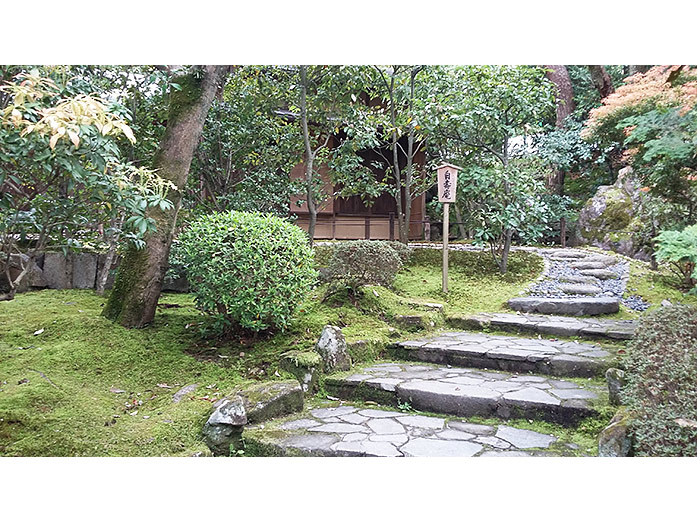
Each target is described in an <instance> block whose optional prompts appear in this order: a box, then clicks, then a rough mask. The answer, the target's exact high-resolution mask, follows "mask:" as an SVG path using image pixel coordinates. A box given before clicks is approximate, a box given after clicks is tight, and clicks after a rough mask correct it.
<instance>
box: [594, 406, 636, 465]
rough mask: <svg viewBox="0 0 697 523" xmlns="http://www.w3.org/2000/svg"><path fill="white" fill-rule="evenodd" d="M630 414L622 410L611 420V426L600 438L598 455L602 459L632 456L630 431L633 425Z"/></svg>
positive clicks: (606, 428)
mask: <svg viewBox="0 0 697 523" xmlns="http://www.w3.org/2000/svg"><path fill="white" fill-rule="evenodd" d="M631 419H632V418H631V415H630V414H629V412H628V411H627V410H626V409H624V408H620V409H619V410H618V411H617V414H615V416H614V417H613V418H612V420H610V424H609V425H608V426H607V427H605V429H604V430H603V431H602V432H601V433H600V437H599V438H598V455H599V456H600V457H606V458H607V457H613V458H616V457H625V456H631V455H632V437H631V433H630V430H629V426H630V423H631Z"/></svg>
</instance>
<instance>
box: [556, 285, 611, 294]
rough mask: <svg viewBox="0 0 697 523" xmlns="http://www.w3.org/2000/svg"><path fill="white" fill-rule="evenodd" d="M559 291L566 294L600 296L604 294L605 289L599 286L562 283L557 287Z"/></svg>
mask: <svg viewBox="0 0 697 523" xmlns="http://www.w3.org/2000/svg"><path fill="white" fill-rule="evenodd" d="M557 289H559V290H560V291H561V292H563V293H564V294H586V295H592V294H600V293H601V292H603V289H601V288H600V287H598V286H597V285H584V284H580V283H573V284H572V283H562V284H559V285H557Z"/></svg>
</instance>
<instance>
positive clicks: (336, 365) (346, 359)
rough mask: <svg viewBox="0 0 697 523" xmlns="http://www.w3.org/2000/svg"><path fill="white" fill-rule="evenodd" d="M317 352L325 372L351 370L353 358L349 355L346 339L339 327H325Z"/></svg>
mask: <svg viewBox="0 0 697 523" xmlns="http://www.w3.org/2000/svg"><path fill="white" fill-rule="evenodd" d="M315 351H317V353H319V355H320V357H321V358H322V367H323V370H324V371H325V372H331V371H335V370H349V369H350V368H351V356H350V355H349V353H348V348H347V346H346V339H345V338H344V335H343V333H342V332H341V329H340V328H339V327H335V326H333V325H327V326H325V327H324V329H322V334H321V335H320V337H319V340H318V341H317V344H316V345H315Z"/></svg>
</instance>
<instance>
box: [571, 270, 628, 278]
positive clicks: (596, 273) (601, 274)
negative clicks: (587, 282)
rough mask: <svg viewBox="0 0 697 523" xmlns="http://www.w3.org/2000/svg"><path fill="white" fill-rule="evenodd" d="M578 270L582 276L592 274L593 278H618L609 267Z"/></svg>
mask: <svg viewBox="0 0 697 523" xmlns="http://www.w3.org/2000/svg"><path fill="white" fill-rule="evenodd" d="M579 272H580V274H582V275H583V276H592V277H593V278H598V279H599V280H615V279H617V278H619V276H618V275H617V273H615V272H612V271H611V270H609V269H585V270H582V271H579Z"/></svg>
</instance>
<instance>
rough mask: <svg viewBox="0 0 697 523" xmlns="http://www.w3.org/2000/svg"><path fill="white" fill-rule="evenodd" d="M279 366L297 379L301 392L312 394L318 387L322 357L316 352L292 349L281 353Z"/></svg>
mask: <svg viewBox="0 0 697 523" xmlns="http://www.w3.org/2000/svg"><path fill="white" fill-rule="evenodd" d="M281 368H282V369H283V370H285V371H287V372H290V373H291V374H292V375H293V376H295V377H296V378H297V379H298V381H299V382H300V386H301V387H302V389H303V392H305V393H306V394H312V393H314V392H315V391H316V390H317V387H318V382H319V373H320V369H321V368H322V358H321V357H320V355H319V354H317V353H316V352H302V351H299V350H292V351H289V352H286V353H284V354H281Z"/></svg>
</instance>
